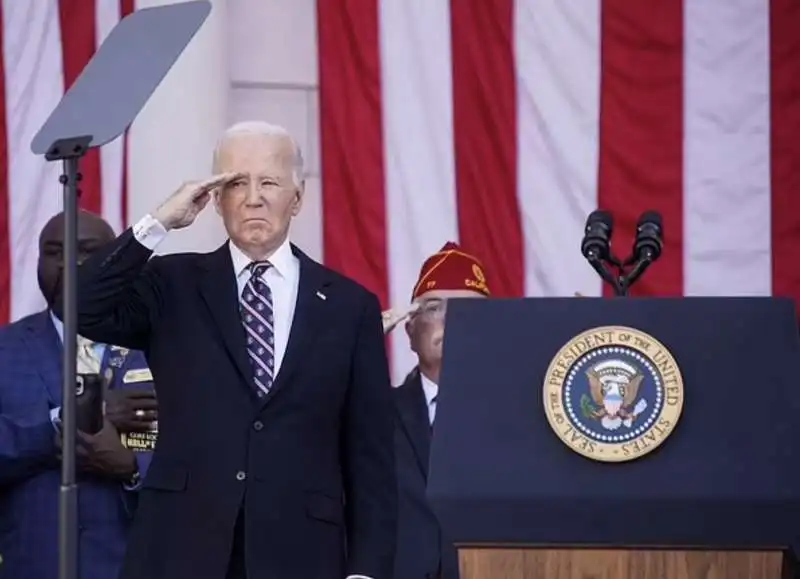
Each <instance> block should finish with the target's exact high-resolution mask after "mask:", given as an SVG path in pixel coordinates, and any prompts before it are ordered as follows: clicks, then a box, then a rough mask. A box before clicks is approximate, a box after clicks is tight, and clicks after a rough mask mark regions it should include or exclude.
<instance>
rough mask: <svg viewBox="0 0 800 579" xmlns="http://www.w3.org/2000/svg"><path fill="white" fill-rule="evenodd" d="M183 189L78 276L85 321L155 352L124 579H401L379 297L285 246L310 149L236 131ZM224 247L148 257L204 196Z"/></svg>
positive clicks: (269, 128) (277, 133) (99, 334)
mask: <svg viewBox="0 0 800 579" xmlns="http://www.w3.org/2000/svg"><path fill="white" fill-rule="evenodd" d="M213 160H214V161H213V162H214V172H215V173H216V175H215V176H214V177H211V178H209V179H206V180H204V181H200V182H192V183H187V184H185V185H183V186H182V187H180V188H179V189H178V190H177V191H176V192H175V193H174V194H173V195H171V196H170V197H169V198H168V199H167V200H166V201H165V202H164V203H163V204H162V205H161V206H160V207H159V208H157V209H156V210H155V211H154V212H153V213H152V214H150V215H147V216H145V217H144V218H143V219H142V220H140V221H139V222H138V223H137V224H136V225H134V227H133V228H131V229H129V230H127V231H126V232H124V233H123V234H122V235H121V236H120V237H119V238H117V240H116V241H115V242H113V243H112V244H111V245H110V246H109V247H108V248H104V249H103V250H102V251H101V252H100V253H98V254H97V255H95V256H93V257H91V258H90V259H88V260H87V261H86V262H85V263H84V264H83V265H82V266H81V267H80V268H79V272H78V278H79V280H78V285H79V292H78V295H79V306H78V310H79V311H78V317H79V324H78V325H79V329H80V331H81V333H84V334H85V335H87V336H89V337H92V338H94V339H97V340H103V341H110V342H114V343H119V344H121V345H123V346H126V347H129V348H139V349H143V350H146V351H147V352H148V360H149V362H150V366H151V368H152V370H153V375H154V377H155V379H156V381H157V383H158V395H159V439H158V446H157V447H156V450H155V453H154V456H153V460H152V463H151V465H150V469H149V471H148V476H147V479H146V480H145V481H144V485H143V489H142V492H141V496H140V499H141V500H140V502H139V506H138V509H137V513H136V520H135V522H134V526H133V530H132V532H131V537H130V540H129V545H128V551H127V555H126V557H125V563H124V565H123V570H122V574H121V577H122V579H183V578H187V579H189V578H201V577H202V578H203V579H225V578H227V579H246V578H247V579H262V578H265V579H266V578H274V579H345V577H346V576H349V577H353V578H355V577H358V578H371V579H391V577H392V563H393V561H394V550H395V544H396V543H395V534H396V528H397V502H396V498H397V485H396V481H395V470H394V446H393V443H392V436H393V409H392V398H391V396H392V391H391V390H392V389H391V382H390V378H389V366H388V361H387V356H386V350H385V346H384V340H383V332H382V329H381V312H380V306H379V303H378V299H377V297H376V296H375V295H374V294H372V293H370V292H369V291H367V290H366V289H364V288H363V287H362V286H360V285H358V284H357V283H355V282H354V281H352V280H350V279H348V278H346V277H344V276H342V275H340V274H337V273H335V272H334V271H332V270H330V269H328V268H326V267H324V266H322V265H321V264H319V263H317V262H315V261H313V260H312V259H311V258H309V257H308V256H306V255H305V254H304V253H303V252H302V251H300V249H298V248H297V247H296V246H294V245H293V244H292V243H290V241H289V229H290V224H291V223H292V220H293V218H294V217H295V216H297V215H298V213H299V212H300V209H301V207H302V204H303V196H304V191H305V188H304V181H303V158H302V154H301V152H300V148H299V147H298V145H297V143H296V141H295V140H294V139H293V138H292V137H291V135H289V134H288V133H287V132H286V130H285V129H283V128H281V127H277V126H274V125H270V124H267V123H261V122H246V123H240V124H238V125H235V126H233V127H231V128H230V129H228V130H227V131H226V132H225V134H224V135H223V136H222V138H221V139H220V142H219V143H218V146H217V148H216V151H215V153H214V156H213ZM209 204H213V205H214V207H215V209H216V211H217V213H218V214H219V215H220V217H221V219H222V222H223V224H224V226H225V229H226V231H227V233H228V237H229V240H228V241H226V242H225V243H224V244H223V245H222V246H220V247H219V249H217V250H216V251H213V252H211V253H182V254H173V255H166V256H157V257H153V258H152V259H151V256H152V254H153V250H154V249H155V247H156V246H157V245H158V244H159V243H160V242H161V241H162V240H163V239H164V238H165V237H166V236H167V235H168V234H169V233H168V232H169V231H170V230H173V229H180V228H183V227H188V226H190V225H191V224H192V223H193V222H194V220H195V218H196V217H197V216H198V215H199V213H200V211H202V210H203V209H204V208H205V207H206V206H207V205H209Z"/></svg>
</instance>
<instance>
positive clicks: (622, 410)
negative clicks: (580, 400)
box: [586, 359, 647, 430]
mask: <svg viewBox="0 0 800 579" xmlns="http://www.w3.org/2000/svg"><path fill="white" fill-rule="evenodd" d="M586 377H587V378H588V379H589V390H590V392H591V395H592V400H594V402H595V404H597V406H598V408H596V409H594V410H592V412H591V414H592V416H593V417H594V418H595V419H597V420H599V421H600V423H601V424H602V425H603V427H605V428H606V429H608V430H617V429H618V428H619V427H620V426H622V425H624V426H626V427H628V428H630V426H631V425H632V424H633V423H634V421H635V420H636V417H637V416H638V415H639V414H641V413H642V412H644V410H645V409H646V408H647V401H646V400H644V399H641V400H639V401H638V402H637V401H636V398H637V397H638V395H639V386H640V385H641V383H642V380H643V379H644V375H643V374H642V373H641V372H640V371H639V370H638V369H637V368H635V367H634V366H632V365H631V364H629V363H627V362H624V361H622V360H616V359H613V360H606V361H604V362H600V363H599V364H597V365H595V366H593V367H591V368H589V369H588V370H587V371H586ZM634 403H635V405H634Z"/></svg>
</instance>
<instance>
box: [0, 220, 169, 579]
mask: <svg viewBox="0 0 800 579" xmlns="http://www.w3.org/2000/svg"><path fill="white" fill-rule="evenodd" d="M78 230H79V244H78V245H79V258H80V259H83V258H85V257H87V256H88V255H90V254H91V253H93V252H94V251H96V250H97V249H99V248H100V247H101V246H102V245H103V244H105V243H108V242H110V241H111V240H113V239H114V233H113V231H112V230H111V227H110V226H109V225H108V224H107V223H106V222H104V221H103V220H102V219H100V218H99V217H97V216H95V215H92V214H90V213H85V212H81V213H80V214H79V216H78ZM63 241H64V216H63V214H60V215H57V216H56V217H54V218H53V219H51V220H50V221H49V222H48V224H47V225H46V226H45V227H44V229H43V230H42V233H41V236H40V239H39V264H38V265H39V267H38V274H39V286H40V288H41V290H42V293H43V295H44V296H45V299H46V300H47V302H48V305H49V306H51V307H52V306H53V305H54V302H55V301H56V300H57V299H59V297H60V291H59V287H58V285H59V284H58V281H59V279H60V277H61V269H62V267H63V263H62V257H63ZM61 336H62V326H61V322H60V321H59V320H58V319H57V318H56V317H55V316H53V314H52V312H51V311H50V310H49V309H47V310H44V311H42V312H39V313H37V314H33V315H31V316H28V317H26V318H23V319H21V320H19V321H18V322H16V323H13V324H10V325H8V326H5V327H4V328H2V329H0V557H1V558H2V559H1V560H0V561H1V562H0V576H1V577H9V578H13V579H56V578H57V577H58V511H59V509H58V497H59V486H60V470H59V465H60V461H59V456H58V454H59V438H60V437H59V436H58V432H59V431H58V425H59V416H60V413H59V411H60V406H61V375H62V371H61V360H62V358H61V356H62V350H61ZM80 342H81V350H80V351H79V354H80V355H79V358H78V364H79V366H80V367H81V369H82V370H83V371H84V372H86V373H97V374H100V375H103V374H105V373H106V371H111V373H112V379H111V383H110V384H109V390H108V392H107V393H106V401H107V407H106V424H105V426H104V427H103V429H102V430H101V431H100V432H98V433H97V434H94V435H88V434H85V433H79V442H78V444H79V449H80V453H79V455H78V467H79V474H78V490H79V506H78V522H79V525H80V534H79V536H78V546H79V577H80V578H81V579H108V578H110V577H116V576H117V574H118V573H119V570H120V567H121V565H122V558H123V554H124V552H125V541H126V536H127V532H128V528H129V526H130V522H131V518H132V515H133V511H134V508H135V506H136V490H137V489H138V486H139V485H138V481H139V479H140V477H141V476H142V475H144V473H145V472H146V469H147V463H148V460H149V454H150V453H148V452H142V453H134V452H132V451H131V450H129V449H127V448H125V447H124V446H123V445H122V443H121V436H120V434H119V433H120V432H124V433H125V435H127V433H128V432H144V431H146V430H148V429H149V428H150V425H151V422H152V421H153V420H155V419H156V414H155V404H156V401H155V395H154V393H153V390H152V378H150V377H149V370H148V368H147V364H146V362H145V359H144V356H143V355H142V353H141V352H133V351H126V350H124V349H120V348H116V347H113V346H107V345H105V344H102V343H94V344H90V343H87V342H86V341H85V340H82V339H81V340H80ZM142 387H144V389H143V388H142Z"/></svg>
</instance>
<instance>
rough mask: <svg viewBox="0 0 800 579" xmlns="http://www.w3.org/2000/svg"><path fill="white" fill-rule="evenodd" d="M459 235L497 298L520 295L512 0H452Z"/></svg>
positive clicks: (521, 262) (522, 280) (521, 267)
mask: <svg viewBox="0 0 800 579" xmlns="http://www.w3.org/2000/svg"><path fill="white" fill-rule="evenodd" d="M450 17H451V35H452V54H453V57H452V58H453V117H454V119H453V133H454V140H455V159H456V191H457V199H458V229H459V241H460V243H461V245H462V246H463V247H464V249H465V250H466V251H468V252H469V253H472V254H474V255H476V256H477V257H479V258H480V259H481V261H483V262H484V264H485V266H486V268H487V271H488V272H489V273H490V275H491V285H492V292H493V294H494V295H496V296H498V297H517V296H519V297H521V296H522V295H524V284H525V275H524V267H525V266H524V255H523V245H524V243H523V238H522V223H521V219H520V209H519V204H518V203H517V139H516V137H515V135H516V134H517V98H516V96H517V88H516V74H515V67H514V0H492V1H491V2H487V1H486V0H451V2H450Z"/></svg>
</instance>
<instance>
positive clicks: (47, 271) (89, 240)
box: [37, 211, 115, 307]
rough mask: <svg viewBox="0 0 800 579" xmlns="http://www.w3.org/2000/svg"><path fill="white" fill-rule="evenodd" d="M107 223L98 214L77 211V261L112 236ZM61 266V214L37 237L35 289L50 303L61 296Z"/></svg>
mask: <svg viewBox="0 0 800 579" xmlns="http://www.w3.org/2000/svg"><path fill="white" fill-rule="evenodd" d="M114 237H115V236H114V231H113V230H112V229H111V226H110V225H109V224H108V223H106V222H105V221H103V220H102V219H101V218H100V217H98V216H96V215H92V214H91V213H86V212H83V211H80V212H79V213H78V263H82V262H83V261H85V260H86V259H87V258H88V257H89V256H90V255H92V254H93V253H94V252H95V251H97V250H98V249H100V248H101V247H103V246H104V245H105V244H106V243H109V242H111V241H112V240H113V239H114ZM63 269H64V215H63V213H62V214H59V215H56V216H55V217H53V218H52V219H51V220H50V221H48V222H47V224H46V225H45V226H44V228H43V229H42V233H41V234H40V236H39V262H38V265H37V276H38V278H39V289H40V290H41V291H42V295H43V296H44V298H45V300H47V304H48V306H51V307H52V305H53V304H54V303H55V302H56V300H60V299H61V280H62V275H63Z"/></svg>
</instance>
